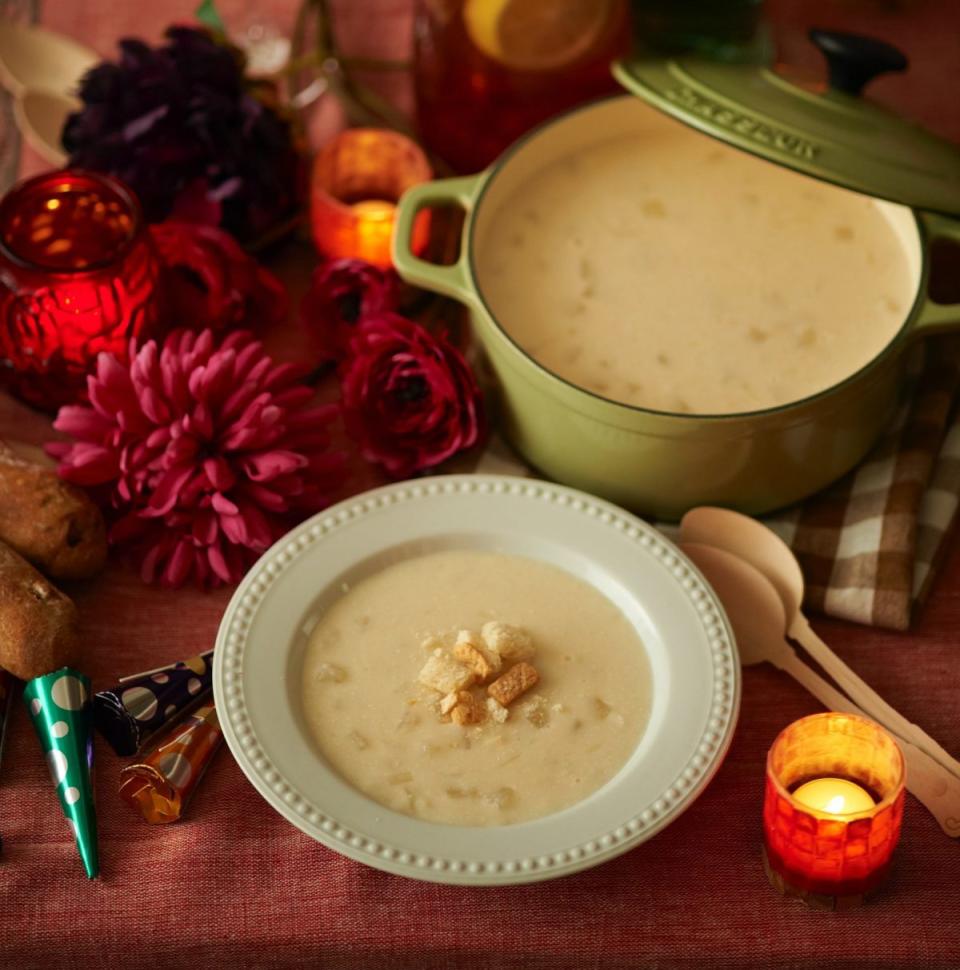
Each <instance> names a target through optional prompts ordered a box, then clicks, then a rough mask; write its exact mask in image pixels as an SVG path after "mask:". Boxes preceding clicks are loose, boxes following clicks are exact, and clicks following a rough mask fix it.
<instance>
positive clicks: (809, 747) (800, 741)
mask: <svg viewBox="0 0 960 970" xmlns="http://www.w3.org/2000/svg"><path fill="white" fill-rule="evenodd" d="M903 801H904V765H903V756H902V754H901V753H900V749H899V748H898V747H897V744H896V742H895V741H894V739H893V738H892V737H891V735H890V734H888V733H887V732H886V731H884V730H883V728H881V727H880V726H879V725H878V724H875V723H874V722H873V721H869V720H867V719H866V718H862V717H856V716H854V715H850V714H839V713H835V712H831V713H827V714H814V715H812V716H811V717H805V718H802V719H801V720H799V721H796V722H794V723H793V724H791V725H789V726H788V727H786V728H784V730H783V731H781V732H780V735H779V736H778V737H777V739H776V741H774V743H773V746H772V747H771V748H770V751H769V753H768V755H767V778H766V791H765V796H764V807H763V836H764V864H765V866H766V870H767V876H768V878H769V879H770V882H771V883H772V884H773V885H774V886H775V887H776V888H777V889H778V890H780V891H781V892H782V893H784V894H786V895H792V896H799V897H800V898H802V899H803V900H804V901H805V902H807V903H808V904H809V905H811V906H814V907H816V908H825V909H847V908H850V907H852V906H856V905H858V904H859V903H861V902H863V900H864V898H865V897H866V896H867V894H868V893H870V892H871V891H872V890H873V889H875V888H876V887H877V886H878V885H879V884H880V883H881V882H882V881H883V879H884V878H885V877H886V874H887V872H888V870H889V868H890V863H891V859H892V857H893V850H894V849H895V848H896V845H897V842H898V840H899V838H900V825H901V820H902V817H903Z"/></svg>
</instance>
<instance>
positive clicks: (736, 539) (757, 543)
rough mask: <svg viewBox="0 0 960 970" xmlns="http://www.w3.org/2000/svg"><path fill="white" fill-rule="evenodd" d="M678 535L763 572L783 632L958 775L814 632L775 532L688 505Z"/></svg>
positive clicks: (795, 570) (795, 568) (796, 567)
mask: <svg viewBox="0 0 960 970" xmlns="http://www.w3.org/2000/svg"><path fill="white" fill-rule="evenodd" d="M680 538H681V540H682V541H684V542H697V543H705V544H707V545H710V546H715V547H717V548H719V549H724V550H726V551H727V552H730V553H733V555H735V556H738V557H739V558H740V559H742V560H744V561H745V562H747V563H749V564H750V565H751V566H753V567H754V568H755V569H758V570H759V571H760V572H761V573H763V575H764V576H765V577H766V579H767V580H768V581H769V582H770V583H771V584H772V585H773V587H774V588H775V590H776V592H777V594H778V595H779V597H780V601H781V603H782V604H783V608H784V612H785V614H786V624H785V625H784V629H785V630H786V633H787V636H788V637H791V638H792V639H794V640H796V641H797V642H798V643H799V644H800V645H801V646H802V647H803V648H804V649H805V650H806V651H807V652H808V653H809V654H810V656H811V657H813V659H814V660H816V661H817V663H819V664H820V666H821V667H823V669H824V670H825V671H826V672H827V673H828V674H830V676H831V677H832V678H833V679H834V680H835V681H836V682H837V683H838V684H839V685H840V686H841V687H842V688H843V690H844V691H846V693H847V694H849V696H850V697H851V699H852V700H854V701H856V702H857V703H858V704H859V705H860V706H861V707H862V708H863V709H864V710H865V711H867V713H868V714H869V715H870V716H871V717H872V718H874V720H876V721H878V722H879V723H880V724H883V725H884V726H885V727H888V728H890V730H891V731H895V732H896V733H897V734H898V735H900V737H902V738H905V739H906V740H907V741H910V742H912V743H913V744H915V745H916V746H917V747H918V748H921V749H922V750H924V751H926V753H927V754H928V755H930V757H931V758H933V759H934V760H935V761H938V762H939V763H940V764H941V765H943V767H944V768H946V769H947V771H949V772H951V774H953V775H955V776H956V777H957V778H960V761H957V759H956V758H954V757H953V756H952V755H951V754H950V752H949V751H947V750H945V749H944V748H943V747H942V746H941V745H940V744H938V743H937V742H936V741H934V739H933V738H931V737H930V735H929V734H927V732H926V731H924V730H923V729H922V728H921V727H918V726H917V725H916V724H914V723H912V722H911V721H908V720H907V719H906V718H905V717H904V716H903V715H902V714H901V713H900V712H899V711H898V710H897V709H896V708H895V707H893V706H891V705H890V704H889V703H888V702H887V701H885V700H884V699H883V698H882V697H881V696H880V695H879V694H878V693H877V692H876V691H875V690H874V689H873V688H872V687H870V685H869V684H867V683H865V682H864V680H863V679H862V678H861V677H860V676H859V675H858V674H856V673H855V672H854V671H853V670H851V669H850V668H849V667H848V666H847V665H846V664H845V663H844V662H843V661H842V660H841V659H840V658H839V657H838V656H837V655H836V654H835V653H834V652H833V651H832V650H831V649H830V648H829V647H828V646H827V645H826V644H825V643H824V642H823V640H821V639H820V637H818V636H817V635H816V633H814V632H813V630H812V629H811V628H810V624H809V623H808V622H807V618H806V617H805V616H804V615H803V613H802V612H801V610H800V607H801V604H802V603H803V573H802V572H801V571H800V564H799V563H798V562H797V559H796V556H794V554H793V552H792V550H791V549H790V547H789V546H788V545H787V544H786V543H785V542H784V541H783V540H782V539H781V538H780V537H779V536H778V535H777V534H776V533H775V532H772V531H771V530H770V529H768V528H767V527H766V526H765V525H763V523H761V522H758V521H757V520H756V519H751V518H750V517H749V516H747V515H741V514H740V513H739V512H732V511H730V510H729V509H717V508H709V507H702V508H697V509H692V510H691V511H689V512H688V513H687V514H686V515H685V516H684V517H683V521H682V522H681V523H680Z"/></svg>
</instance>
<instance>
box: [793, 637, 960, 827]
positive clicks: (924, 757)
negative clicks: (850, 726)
mask: <svg viewBox="0 0 960 970" xmlns="http://www.w3.org/2000/svg"><path fill="white" fill-rule="evenodd" d="M777 666H778V667H779V668H780V669H781V670H783V671H785V672H786V673H788V674H790V676H791V677H793V678H794V679H795V680H796V681H797V682H798V683H800V684H802V685H803V686H804V687H806V688H807V690H808V691H810V693H811V694H813V696H814V697H816V698H817V700H819V701H820V702H821V703H822V704H823V705H825V706H826V707H827V708H828V709H829V710H831V711H843V712H844V713H845V714H859V715H860V716H861V717H870V715H869V714H865V713H864V711H863V710H861V709H860V708H859V707H857V705H856V704H854V703H853V701H851V700H850V698H849V697H846V696H845V695H844V694H841V693H840V691H838V690H837V689H836V688H835V687H834V686H833V685H832V684H829V683H827V681H825V680H824V679H823V678H822V677H821V676H820V675H819V674H818V673H817V672H816V671H815V670H813V669H811V668H810V667H808V666H807V665H806V664H805V663H804V662H803V661H802V660H801V659H800V658H799V657H798V656H797V655H796V654H795V653H794V652H793V650H792V649H791V651H790V655H789V657H788V656H783V657H781V658H780V659H779V662H778V663H777ZM892 733H893V734H894V736H895V737H896V739H897V744H899V745H900V750H901V751H902V752H903V760H904V761H905V762H906V765H907V791H909V792H910V794H912V795H913V796H914V797H915V798H916V799H917V801H918V802H920V803H921V804H922V805H924V806H926V808H927V809H928V810H929V812H930V814H931V815H932V816H933V817H934V818H935V819H936V820H937V823H938V824H939V826H940V828H941V829H943V831H944V832H945V833H946V834H947V835H949V836H950V837H951V838H953V839H957V838H960V780H958V779H957V778H955V777H954V776H953V775H952V774H950V772H949V771H947V770H946V769H945V768H944V767H943V765H941V764H938V763H937V762H936V761H934V760H933V758H931V757H930V756H929V755H928V754H927V753H926V752H925V751H921V750H920V748H918V747H917V746H916V745H915V744H911V743H910V742H909V741H907V740H905V739H904V738H902V737H900V735H898V734H897V733H896V732H895V731H894V732H892Z"/></svg>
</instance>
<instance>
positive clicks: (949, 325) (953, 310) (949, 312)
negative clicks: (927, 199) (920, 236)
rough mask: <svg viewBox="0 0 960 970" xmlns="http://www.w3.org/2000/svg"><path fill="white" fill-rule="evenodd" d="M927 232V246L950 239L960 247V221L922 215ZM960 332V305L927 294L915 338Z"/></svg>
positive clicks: (934, 214) (916, 325)
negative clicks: (941, 301) (938, 299)
mask: <svg viewBox="0 0 960 970" xmlns="http://www.w3.org/2000/svg"><path fill="white" fill-rule="evenodd" d="M920 220H921V222H922V223H923V227H924V230H925V232H926V237H927V239H926V245H927V246H929V244H930V243H931V242H933V241H934V240H936V239H950V240H952V241H953V242H955V243H957V244H958V245H960V219H951V218H949V217H948V216H941V215H938V214H936V213H933V212H922V213H920ZM958 330H960V303H936V302H934V301H933V300H931V299H930V295H929V294H927V295H926V296H925V297H924V301H923V305H922V306H921V307H920V312H919V313H918V314H917V317H916V320H915V321H914V324H913V336H915V337H927V336H930V335H932V334H937V333H953V332H956V331H958Z"/></svg>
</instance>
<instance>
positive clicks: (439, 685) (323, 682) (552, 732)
mask: <svg viewBox="0 0 960 970" xmlns="http://www.w3.org/2000/svg"><path fill="white" fill-rule="evenodd" d="M531 671H532V673H530V672H531ZM524 677H526V678H528V679H526V680H524ZM302 701H303V712H304V716H305V720H306V723H307V726H308V728H309V730H310V732H311V734H312V736H313V739H314V742H315V743H316V745H317V748H318V750H319V752H320V753H321V754H322V756H323V757H324V759H325V760H326V761H327V762H328V763H329V764H330V765H331V767H333V768H334V769H335V770H336V771H337V773H338V774H340V775H341V777H343V778H344V779H345V780H346V781H348V782H349V783H350V784H351V785H353V786H354V787H355V788H356V789H358V790H359V791H361V792H363V793H364V794H365V795H367V796H369V797H370V798H372V799H374V800H375V801H377V802H379V803H380V804H382V805H384V806H386V807H388V808H391V809H393V810H395V811H398V812H402V813H404V814H408V815H412V816H415V817H417V818H420V819H424V820H428V821H433V822H441V823H447V824H452V825H472V826H478V825H479V826H491V825H509V824H513V823H517V822H523V821H528V820H530V819H535V818H540V817H542V816H545V815H549V814H551V813H553V812H556V811H559V810H561V809H564V808H567V807H569V806H570V805H573V804H575V803H577V802H579V801H582V800H583V799H584V798H586V797H588V796H589V795H591V794H593V793H594V792H596V791H597V790H598V789H600V788H601V787H602V786H603V785H604V784H605V783H606V782H608V781H609V780H610V779H611V778H613V777H614V776H615V775H616V774H617V772H618V771H619V770H620V769H621V768H622V767H623V766H624V764H625V763H626V762H627V760H628V759H629V757H630V756H631V754H632V753H633V752H634V750H635V749H636V747H637V745H638V743H639V741H640V738H641V736H642V734H643V730H644V727H645V725H646V723H647V719H648V714H649V710H650V702H651V678H650V666H649V663H648V659H647V656H646V652H645V649H644V646H643V643H642V641H641V639H640V637H639V635H638V634H637V631H636V629H635V628H634V627H633V625H632V624H631V623H630V621H629V620H628V619H627V617H626V616H625V615H624V614H623V613H622V612H621V610H620V609H619V608H618V607H617V606H616V605H615V604H614V603H612V602H611V601H610V600H609V599H607V597H606V596H604V595H603V594H602V593H601V592H599V591H598V590H597V589H596V588H594V587H593V586H592V585H590V584H589V583H587V582H584V581H583V580H582V579H579V578H577V577H574V576H572V575H570V574H569V573H567V572H566V571H564V570H562V569H560V568H558V567H556V566H553V565H549V564H547V563H544V562H540V561H537V560H534V559H530V558H526V557H523V556H516V555H507V554H504V553H495V552H487V551H481V550H447V551H442V552H434V553H430V554H427V555H423V556H416V557H413V558H410V559H406V560H403V561H401V562H399V563H395V564H393V565H390V566H387V567H386V568H384V569H383V570H381V571H379V572H376V573H374V574H373V575H371V576H369V577H367V578H365V579H363V580H362V581H360V582H359V583H357V584H356V585H355V586H353V587H352V588H351V589H349V590H348V591H347V592H346V593H345V595H344V596H342V597H341V598H340V599H338V600H337V601H336V602H335V603H334V604H333V605H332V606H331V608H330V609H329V610H328V611H327V612H326V613H325V614H324V616H323V617H322V618H321V619H320V621H319V622H318V624H317V626H316V628H315V629H314V630H313V632H312V634H311V636H310V642H309V645H308V648H307V651H306V655H305V659H304V664H303V680H302Z"/></svg>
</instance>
